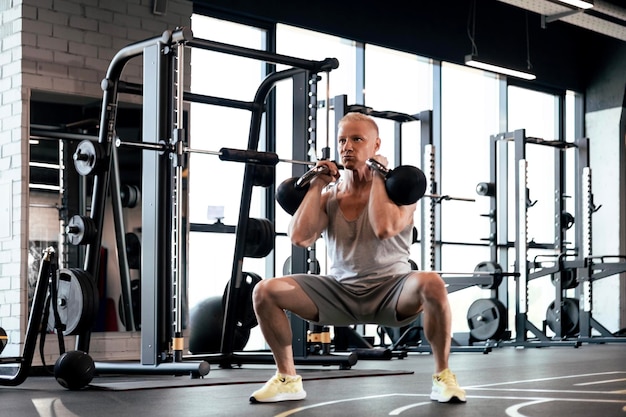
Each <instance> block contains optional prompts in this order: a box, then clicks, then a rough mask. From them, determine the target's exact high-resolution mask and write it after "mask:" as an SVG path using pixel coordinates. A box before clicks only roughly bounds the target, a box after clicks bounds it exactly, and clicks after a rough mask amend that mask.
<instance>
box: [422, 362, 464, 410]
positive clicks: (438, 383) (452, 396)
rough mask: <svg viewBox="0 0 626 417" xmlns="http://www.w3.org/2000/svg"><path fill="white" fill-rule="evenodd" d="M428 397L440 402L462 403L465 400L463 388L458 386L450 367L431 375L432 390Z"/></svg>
mask: <svg viewBox="0 0 626 417" xmlns="http://www.w3.org/2000/svg"><path fill="white" fill-rule="evenodd" d="M430 399H431V400H433V401H439V402H440V403H448V402H461V403H464V402H465V401H466V399H465V390H464V389H462V388H461V387H459V384H457V382H456V376H455V375H454V374H453V373H452V372H451V371H450V369H445V370H443V371H441V372H440V373H438V374H434V375H433V390H432V392H431V393H430Z"/></svg>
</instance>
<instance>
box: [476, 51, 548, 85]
mask: <svg viewBox="0 0 626 417" xmlns="http://www.w3.org/2000/svg"><path fill="white" fill-rule="evenodd" d="M465 65H469V66H470V67H474V68H480V69H484V70H486V71H492V72H497V73H499V74H504V75H510V76H511V77H517V78H523V79H524V80H534V79H535V78H537V77H536V76H535V74H531V73H529V72H523V71H518V70H514V69H510V68H505V67H499V66H497V65H493V64H489V63H486V62H484V61H481V60H479V59H478V56H476V55H465Z"/></svg>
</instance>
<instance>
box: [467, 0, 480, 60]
mask: <svg viewBox="0 0 626 417" xmlns="http://www.w3.org/2000/svg"><path fill="white" fill-rule="evenodd" d="M475 34H476V0H472V2H471V3H470V11H469V14H468V15H467V36H468V38H469V40H470V42H471V43H472V55H478V47H477V46H476V41H475V39H476V38H475Z"/></svg>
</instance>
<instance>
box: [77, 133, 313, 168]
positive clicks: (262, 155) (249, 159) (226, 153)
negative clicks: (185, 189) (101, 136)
mask: <svg viewBox="0 0 626 417" xmlns="http://www.w3.org/2000/svg"><path fill="white" fill-rule="evenodd" d="M115 146H116V147H118V148H119V147H126V148H134V149H139V150H148V151H149V150H151V151H157V152H163V153H175V152H176V151H177V148H176V145H175V144H173V143H166V142H163V141H161V142H159V143H149V142H128V141H123V140H121V139H120V138H117V139H116V140H115ZM181 152H182V153H184V154H190V153H195V154H204V155H215V156H218V157H219V158H220V160H222V161H232V162H246V163H253V164H258V165H263V166H275V165H276V164H278V163H279V162H287V163H291V164H299V165H307V166H312V165H315V161H300V160H296V159H284V158H279V157H278V154H276V153H274V152H264V151H255V150H250V149H234V148H221V149H220V150H219V151H212V150H206V149H195V148H190V147H187V146H183V147H182V150H181ZM104 155H105V153H104V152H103V151H102V147H101V145H100V144H99V143H98V142H94V141H92V140H90V139H85V140H83V141H81V142H80V143H79V144H78V146H77V148H76V152H75V153H74V155H73V160H74V167H75V168H76V171H77V172H78V173H79V174H80V175H83V176H87V175H91V174H94V173H96V172H97V171H98V170H99V169H100V168H101V163H102V160H103V158H104Z"/></svg>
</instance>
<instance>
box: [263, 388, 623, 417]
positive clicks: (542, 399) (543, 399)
mask: <svg viewBox="0 0 626 417" xmlns="http://www.w3.org/2000/svg"><path fill="white" fill-rule="evenodd" d="M394 396H395V397H429V396H430V395H429V394H403V393H391V394H381V395H368V396H365V397H355V398H343V399H340V400H334V401H325V402H321V403H316V404H310V405H306V406H304V407H296V408H292V409H291V410H287V411H283V412H282V413H279V414H276V415H275V416H274V417H287V416H291V415H293V414H296V413H299V412H300V411H305V410H310V409H312V408H318V407H324V406H327V405H333V404H339V403H345V402H350V401H361V400H370V399H378V398H387V397H394ZM467 398H468V399H472V398H481V399H497V400H527V401H529V402H531V401H537V402H549V401H563V402H587V403H589V402H592V403H611V404H625V407H626V400H605V399H589V398H556V397H554V398H552V397H515V396H495V395H470V396H468V397H467ZM421 404H427V403H421ZM518 417H522V415H518Z"/></svg>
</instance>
